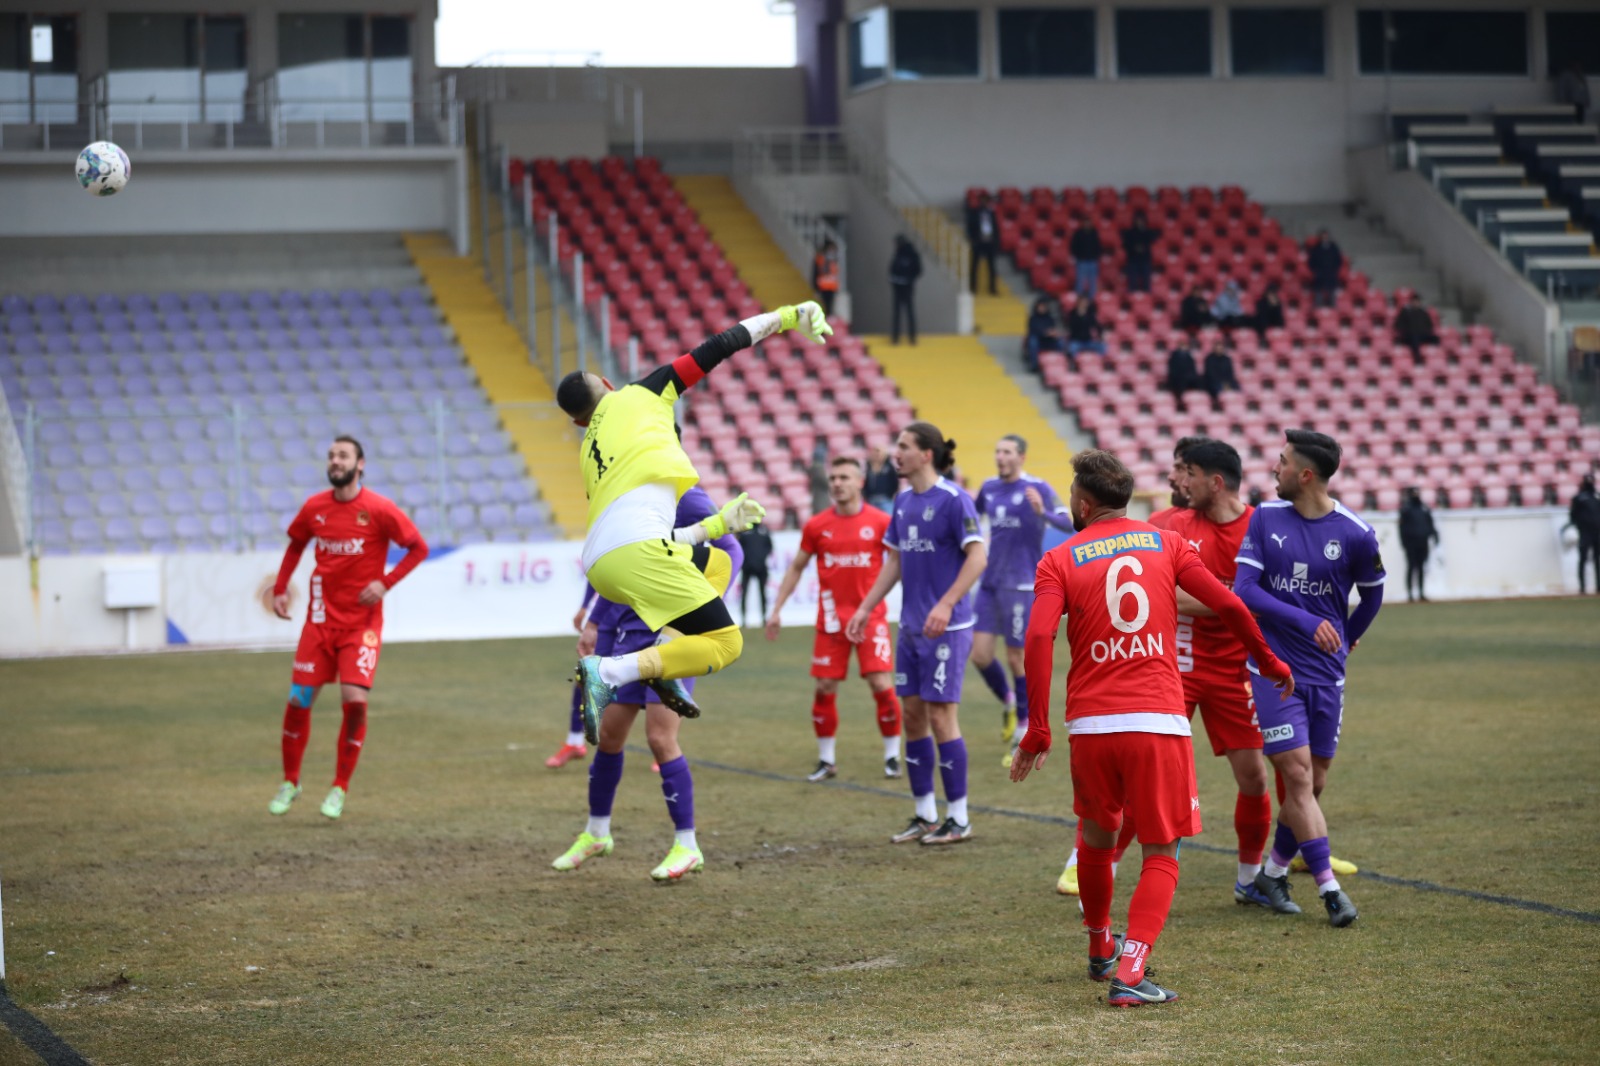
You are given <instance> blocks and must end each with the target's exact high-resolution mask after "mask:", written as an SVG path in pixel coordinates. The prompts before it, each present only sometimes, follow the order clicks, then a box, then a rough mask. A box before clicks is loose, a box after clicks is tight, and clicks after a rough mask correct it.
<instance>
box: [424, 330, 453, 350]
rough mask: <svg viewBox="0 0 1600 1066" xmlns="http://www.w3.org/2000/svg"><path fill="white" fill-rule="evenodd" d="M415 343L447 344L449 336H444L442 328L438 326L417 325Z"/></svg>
mask: <svg viewBox="0 0 1600 1066" xmlns="http://www.w3.org/2000/svg"><path fill="white" fill-rule="evenodd" d="M417 343H418V344H421V345H424V346H426V345H434V346H438V345H442V344H449V343H450V338H449V337H447V336H445V333H444V330H442V329H440V328H439V327H438V326H419V327H418V328H417Z"/></svg>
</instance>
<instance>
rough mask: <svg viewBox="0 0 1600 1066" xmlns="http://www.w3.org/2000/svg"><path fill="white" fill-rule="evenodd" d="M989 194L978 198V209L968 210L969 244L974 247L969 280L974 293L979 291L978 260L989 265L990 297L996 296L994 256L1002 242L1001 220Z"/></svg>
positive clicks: (983, 194)
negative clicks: (1000, 241) (998, 243)
mask: <svg viewBox="0 0 1600 1066" xmlns="http://www.w3.org/2000/svg"><path fill="white" fill-rule="evenodd" d="M991 204H992V202H991V201H990V199H989V194H988V193H982V194H980V195H979V196H978V204H977V206H976V207H972V208H969V209H968V210H967V243H968V244H970V245H972V277H971V278H970V279H969V280H970V282H971V285H972V291H973V293H974V295H976V293H977V291H978V260H980V259H981V260H983V261H984V262H986V263H988V264H989V295H990V296H994V295H995V294H996V292H997V290H996V288H995V276H994V254H995V248H996V245H997V242H998V241H999V240H1000V219H999V218H998V217H997V216H996V215H995V213H994V207H993V206H991Z"/></svg>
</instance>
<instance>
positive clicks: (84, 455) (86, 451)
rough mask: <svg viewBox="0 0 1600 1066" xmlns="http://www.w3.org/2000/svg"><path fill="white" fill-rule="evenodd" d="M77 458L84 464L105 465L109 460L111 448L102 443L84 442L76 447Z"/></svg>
mask: <svg viewBox="0 0 1600 1066" xmlns="http://www.w3.org/2000/svg"><path fill="white" fill-rule="evenodd" d="M78 459H79V461H80V462H82V463H83V464H84V465H85V466H106V465H108V464H110V462H111V449H109V448H107V447H106V446H105V445H104V444H85V445H83V446H81V447H80V448H79V449H78Z"/></svg>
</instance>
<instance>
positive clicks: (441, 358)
mask: <svg viewBox="0 0 1600 1066" xmlns="http://www.w3.org/2000/svg"><path fill="white" fill-rule="evenodd" d="M428 365H430V366H436V367H439V368H441V369H443V368H445V367H452V366H460V365H461V353H460V352H458V351H456V350H455V348H453V347H452V346H451V345H449V344H448V343H446V342H445V341H442V340H441V341H438V342H437V343H435V344H433V346H432V347H430V348H429V349H428Z"/></svg>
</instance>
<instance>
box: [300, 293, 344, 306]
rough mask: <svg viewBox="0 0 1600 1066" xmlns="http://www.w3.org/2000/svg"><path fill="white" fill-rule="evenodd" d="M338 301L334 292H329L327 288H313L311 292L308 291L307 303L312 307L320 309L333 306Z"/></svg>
mask: <svg viewBox="0 0 1600 1066" xmlns="http://www.w3.org/2000/svg"><path fill="white" fill-rule="evenodd" d="M337 302H338V301H336V300H335V299H334V298H333V293H331V292H329V291H328V290H327V289H312V290H311V291H310V292H308V293H306V304H307V305H308V306H310V307H314V308H317V309H318V310H321V309H322V308H326V307H332V306H334V304H335V303H337Z"/></svg>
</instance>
